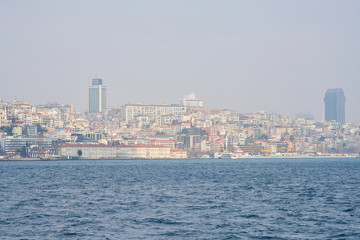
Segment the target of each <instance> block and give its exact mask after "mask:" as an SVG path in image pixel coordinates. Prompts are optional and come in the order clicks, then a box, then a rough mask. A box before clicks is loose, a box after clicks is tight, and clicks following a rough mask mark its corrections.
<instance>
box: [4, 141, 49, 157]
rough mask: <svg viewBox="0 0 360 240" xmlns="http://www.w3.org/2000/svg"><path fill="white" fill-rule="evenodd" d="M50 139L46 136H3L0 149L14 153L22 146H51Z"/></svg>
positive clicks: (7, 152) (6, 152)
mask: <svg viewBox="0 0 360 240" xmlns="http://www.w3.org/2000/svg"><path fill="white" fill-rule="evenodd" d="M52 142H53V141H52V139H48V138H10V137H9V138H3V139H1V150H2V151H3V153H4V154H15V153H16V152H17V151H18V150H20V149H21V148H23V147H30V146H37V147H39V148H51V145H52Z"/></svg>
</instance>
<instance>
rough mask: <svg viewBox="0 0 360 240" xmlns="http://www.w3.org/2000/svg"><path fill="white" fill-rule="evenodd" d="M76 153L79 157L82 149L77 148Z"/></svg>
mask: <svg viewBox="0 0 360 240" xmlns="http://www.w3.org/2000/svg"><path fill="white" fill-rule="evenodd" d="M77 155H78V156H79V157H81V156H82V151H81V149H79V150H78V151H77Z"/></svg>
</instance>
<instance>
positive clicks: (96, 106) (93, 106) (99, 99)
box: [89, 78, 106, 113]
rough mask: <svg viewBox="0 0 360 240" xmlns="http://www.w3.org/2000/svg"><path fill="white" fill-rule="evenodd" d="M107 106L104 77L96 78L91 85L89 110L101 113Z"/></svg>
mask: <svg viewBox="0 0 360 240" xmlns="http://www.w3.org/2000/svg"><path fill="white" fill-rule="evenodd" d="M105 108H106V87H105V86H103V85H102V79H100V78H95V79H93V80H92V85H91V86H90V87H89V112H90V113H101V112H103V111H104V110H105Z"/></svg>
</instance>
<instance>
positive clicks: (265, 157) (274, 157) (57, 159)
mask: <svg viewBox="0 0 360 240" xmlns="http://www.w3.org/2000/svg"><path fill="white" fill-rule="evenodd" d="M286 158H288V159H299V158H301V159H311V158H314V159H326V158H328V159H331V158H360V155H357V156H346V155H344V156H306V155H303V156H250V157H241V158H115V159H114V158H97V159H94V158H75V159H68V158H56V159H52V158H49V159H41V158H14V159H0V162H11V161H13V162H19V161H21V162H49V161H69V160H70V161H84V160H195V159H199V160H202V159H204V160H209V159H214V160H215V159H224V160H225V159H226V160H239V159H286Z"/></svg>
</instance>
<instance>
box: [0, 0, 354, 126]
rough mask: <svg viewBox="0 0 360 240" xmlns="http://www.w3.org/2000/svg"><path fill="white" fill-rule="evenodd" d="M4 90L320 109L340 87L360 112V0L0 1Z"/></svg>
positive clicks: (3, 94) (34, 95)
mask: <svg viewBox="0 0 360 240" xmlns="http://www.w3.org/2000/svg"><path fill="white" fill-rule="evenodd" d="M0 32H1V35H0V79H1V84H0V85H1V86H0V98H1V99H2V100H4V101H12V100H13V99H15V98H17V99H21V100H22V99H24V100H25V101H27V102H29V103H31V104H39V103H46V102H59V103H64V104H72V105H74V107H75V108H76V109H78V110H84V109H86V108H87V101H88V86H89V85H90V84H91V79H92V78H95V77H99V78H102V79H103V81H104V84H105V85H106V86H107V88H108V106H113V105H115V104H118V105H123V104H125V103H129V102H131V103H138V102H142V103H178V100H179V99H180V98H182V97H183V96H185V95H186V94H188V93H191V92H195V93H196V94H197V96H198V98H200V99H202V100H204V101H205V105H206V106H207V107H221V108H229V109H232V110H236V111H238V112H241V113H245V112H254V111H258V110H265V111H273V112H277V113H281V114H285V115H288V116H290V117H295V115H296V114H297V113H299V112H309V113H313V114H314V115H315V116H316V119H317V120H322V118H323V108H324V107H323V105H324V103H323V97H324V94H325V91H326V90H327V89H328V88H343V89H344V91H345V95H346V97H347V102H346V108H347V109H346V114H347V115H346V116H347V120H349V121H354V122H355V121H357V122H360V94H359V90H360V1H358V0H355V1H348V0H338V1H331V0H308V1H307V0H300V1H289V0H284V1H268V0H264V1H257V0H248V1H240V0H235V1H230V0H225V1H220V0H219V1H210V0H204V1H200V0H195V1H194V0H191V1H184V0H178V1H170V0H164V1H155V0H152V1H148V0H146V1H135V0H129V1H119V0H116V1H106V0H105V1H104V0H102V1H100V0H99V1H90V0H86V1H80V0H76V1H73V0H71V1H65V0H61V1H48V0H44V1H36V0H34V1H29V0H24V1H14V0H0Z"/></svg>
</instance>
